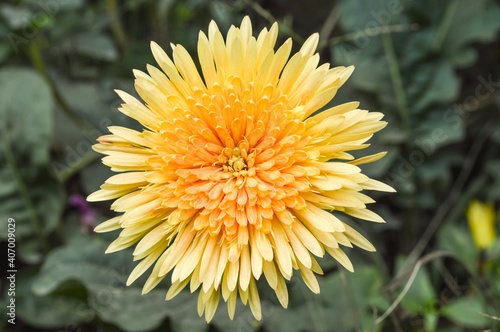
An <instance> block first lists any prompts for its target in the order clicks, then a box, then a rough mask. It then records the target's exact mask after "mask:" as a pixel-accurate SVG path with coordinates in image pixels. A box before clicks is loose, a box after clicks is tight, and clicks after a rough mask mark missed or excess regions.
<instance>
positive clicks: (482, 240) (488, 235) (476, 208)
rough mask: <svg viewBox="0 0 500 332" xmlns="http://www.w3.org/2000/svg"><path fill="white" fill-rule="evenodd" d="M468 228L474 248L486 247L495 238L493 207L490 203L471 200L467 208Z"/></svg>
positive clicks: (489, 245)
mask: <svg viewBox="0 0 500 332" xmlns="http://www.w3.org/2000/svg"><path fill="white" fill-rule="evenodd" d="M467 219H469V229H470V231H471V233H472V239H473V240H474V244H475V245H476V248H479V249H488V248H489V247H491V245H492V244H493V242H495V238H496V230H495V221H496V215H495V208H494V206H493V204H491V203H484V204H483V203H481V202H480V201H478V200H473V201H472V202H471V203H470V204H469V208H468V209H467Z"/></svg>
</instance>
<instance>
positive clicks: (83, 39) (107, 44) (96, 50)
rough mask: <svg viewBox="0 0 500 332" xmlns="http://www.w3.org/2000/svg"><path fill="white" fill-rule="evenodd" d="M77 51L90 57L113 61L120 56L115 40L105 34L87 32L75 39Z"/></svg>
mask: <svg viewBox="0 0 500 332" xmlns="http://www.w3.org/2000/svg"><path fill="white" fill-rule="evenodd" d="M75 46H76V51H77V52H78V53H79V54H81V55H84V56H88V57H89V58H93V59H97V60H102V61H107V62H112V61H115V60H116V59H117V58H118V50H117V49H116V46H115V44H114V43H113V40H112V39H111V38H110V37H108V36H105V35H96V34H90V33H85V34H82V35H80V36H78V37H77V38H76V40H75Z"/></svg>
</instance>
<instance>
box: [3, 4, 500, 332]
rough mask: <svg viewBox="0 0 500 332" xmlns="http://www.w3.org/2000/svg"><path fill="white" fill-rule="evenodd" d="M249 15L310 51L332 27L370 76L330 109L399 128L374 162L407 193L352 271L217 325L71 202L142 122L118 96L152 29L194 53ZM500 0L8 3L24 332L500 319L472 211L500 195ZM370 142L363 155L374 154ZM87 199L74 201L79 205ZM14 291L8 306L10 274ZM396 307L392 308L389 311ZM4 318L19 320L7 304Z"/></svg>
mask: <svg viewBox="0 0 500 332" xmlns="http://www.w3.org/2000/svg"><path fill="white" fill-rule="evenodd" d="M244 15H250V16H251V18H252V22H253V24H254V31H258V30H260V29H261V28H262V27H264V26H269V25H270V24H271V23H270V22H273V21H279V23H280V30H281V32H280V36H279V39H280V41H284V40H285V39H286V38H288V37H292V38H293V39H294V42H295V47H296V48H297V47H298V45H300V43H301V42H302V41H303V40H304V39H305V38H307V36H308V35H309V34H310V33H312V32H316V31H320V32H321V40H320V49H319V52H320V55H321V58H322V61H323V62H330V63H333V65H351V64H353V65H355V66H356V71H355V72H354V74H353V76H352V77H351V79H350V80H349V81H348V82H347V84H346V85H345V86H344V87H343V88H342V89H341V90H340V92H339V94H338V96H337V97H336V98H335V99H334V100H333V101H332V102H331V105H334V104H340V103H342V102H345V101H351V100H358V101H360V102H361V107H363V108H366V109H369V110H372V111H381V112H383V113H384V114H385V115H386V120H387V121H388V122H389V125H388V127H387V128H386V129H384V130H383V131H382V132H381V133H379V134H377V135H375V137H374V138H373V139H372V142H371V143H372V145H371V147H370V148H369V150H373V151H374V152H375V151H376V152H378V151H381V150H386V151H388V155H387V156H386V157H385V158H384V159H383V160H381V161H379V162H377V163H376V164H374V165H369V166H368V167H366V169H365V170H364V171H365V172H366V173H367V174H368V175H370V176H372V177H375V178H377V179H380V180H382V181H384V182H387V183H389V184H391V185H392V186H394V187H395V188H396V189H397V190H398V193H397V194H394V195H389V196H382V195H378V196H376V200H377V204H376V206H375V207H374V210H375V211H376V212H378V213H380V214H381V215H382V216H384V218H385V219H386V220H387V224H385V225H370V224H366V223H365V224H363V226H362V227H360V229H363V230H364V233H366V234H367V235H368V237H369V238H370V239H371V240H372V241H373V242H374V244H375V246H376V247H377V248H378V250H379V251H378V252H377V253H373V254H372V253H366V252H359V251H349V255H350V257H352V259H353V260H354V261H355V266H356V267H357V269H356V272H355V273H354V274H349V273H348V272H345V271H344V270H342V269H339V268H338V267H337V266H336V265H335V264H334V263H333V260H331V259H323V260H321V264H322V266H323V267H324V269H325V271H326V273H325V275H324V276H323V277H319V283H320V286H321V294H320V295H313V294H311V293H310V292H309V291H307V289H305V286H304V285H303V283H302V282H301V281H300V280H299V278H293V279H292V281H291V282H290V284H289V289H290V305H289V308H288V309H286V310H285V309H283V308H281V307H280V305H279V303H278V301H277V300H276V299H275V298H274V296H273V295H271V293H270V292H269V289H267V288H266V285H264V284H262V285H259V288H262V289H261V294H262V303H263V304H262V305H263V321H262V322H256V321H254V320H253V318H252V315H251V314H250V312H249V309H248V308H246V307H243V306H241V305H240V306H239V307H238V308H237V312H236V316H235V319H234V320H233V321H231V320H229V319H228V317H227V313H226V312H225V310H224V307H223V306H221V307H220V308H219V310H218V312H217V314H216V316H215V318H214V320H213V322H212V323H211V325H207V324H206V323H205V322H204V320H203V319H202V318H199V317H198V316H197V314H196V296H194V295H190V294H189V293H187V292H183V293H181V294H180V295H178V296H177V297H175V298H174V299H173V300H171V301H168V302H165V301H164V297H165V293H166V289H167V288H168V282H166V281H165V282H164V283H162V284H160V286H159V287H158V288H156V289H155V290H153V291H152V292H151V293H149V294H148V295H145V296H141V294H140V289H141V287H142V284H143V282H144V278H141V279H139V280H138V281H137V282H136V283H134V285H132V286H130V287H126V286H125V281H126V279H127V277H128V274H129V273H130V271H131V270H132V269H133V267H134V263H133V262H132V259H131V258H132V255H131V251H130V250H128V251H127V250H126V251H122V252H118V253H113V254H110V255H104V251H105V248H106V247H107V245H108V243H109V242H110V241H111V238H112V236H111V237H107V236H99V237H96V236H94V235H93V234H92V232H91V229H92V228H93V227H94V226H95V225H96V224H97V223H99V222H102V221H103V220H106V219H107V218H109V217H110V216H111V214H110V212H109V209H108V208H109V205H107V204H96V205H94V206H92V207H91V206H86V205H85V204H84V205H81V204H80V205H78V204H75V203H74V201H72V200H71V199H70V197H73V198H74V197H76V198H77V199H78V197H80V198H81V197H85V196H87V195H88V194H89V193H91V192H93V191H95V190H96V189H98V187H99V185H100V184H101V183H102V182H103V181H104V179H106V178H107V177H109V175H110V171H109V170H108V168H107V167H104V166H103V165H101V163H100V161H99V160H98V158H99V156H98V155H97V154H95V153H94V152H93V151H92V150H91V145H92V144H94V141H95V138H96V137H98V136H99V135H101V134H102V133H106V132H107V129H106V128H107V126H109V125H122V126H127V127H132V128H139V127H138V124H137V123H135V122H134V121H132V120H130V119H128V118H127V117H125V116H124V115H122V114H121V113H119V112H118V111H117V110H116V109H117V107H119V104H120V101H119V100H118V98H117V97H116V96H115V94H114V92H113V89H123V90H126V91H128V92H131V93H132V92H133V78H132V73H131V70H132V69H133V68H138V69H143V68H145V66H146V64H147V63H151V64H153V63H154V61H153V58H152V56H151V53H150V50H149V42H150V41H151V40H155V41H157V42H158V43H159V44H160V45H163V46H164V47H165V48H167V47H166V46H167V45H168V43H170V42H172V43H180V44H183V45H184V46H185V47H186V48H187V49H188V50H190V52H191V54H195V52H196V42H197V36H198V32H199V30H204V31H206V29H207V26H208V23H209V21H210V20H211V19H214V20H215V21H217V23H218V24H219V27H220V28H221V30H222V31H225V30H226V29H227V28H228V27H229V26H230V25H231V24H235V25H237V24H239V22H240V21H241V18H242V17H243V16H244ZM499 17H500V3H499V2H498V1H494V0H476V1H472V0H464V1H458V0H446V1H431V0H421V1H415V0H413V1H412V0H377V1H371V0H351V1H348V0H341V1H328V0H315V1H310V2H299V1H291V2H287V1H286V0H259V1H252V0H226V1H224V0H216V1H202V0H186V1H181V0H159V1H152V0H140V1H121V2H118V1H116V0H106V1H91V0H48V1H37V0H18V1H15V0H10V1H3V2H2V3H1V4H0V35H1V36H2V39H0V140H1V144H0V164H1V165H2V167H1V168H0V180H1V185H0V244H1V247H2V252H7V241H6V238H7V226H6V223H7V219H8V218H9V217H11V218H14V219H15V220H16V240H17V246H16V250H17V252H16V254H17V256H16V266H17V269H18V274H17V279H16V283H17V284H16V313H17V316H16V325H15V330H19V331H47V330H51V331H252V330H258V331H450V332H452V331H476V330H491V331H498V330H499V329H500V321H499V320H500V318H499V317H500V240H498V239H497V240H496V242H495V244H494V245H493V247H492V248H490V249H489V250H487V251H485V252H484V251H483V252H480V251H478V250H477V249H476V248H475V246H474V244H473V242H472V238H471V235H470V232H469V230H468V228H467V223H466V220H465V215H464V211H465V209H466V207H467V205H468V203H469V202H470V201H471V199H473V198H476V199H479V200H483V201H490V202H495V203H496V206H497V219H498V215H500V213H498V206H499V204H498V203H499V201H500V180H499V179H500V176H499V175H498V174H499V173H498V169H500V149H499V147H500V114H499V112H498V109H499V106H500V92H499V88H500V67H499V65H498V63H499V59H500V41H499V30H500V20H499V19H498V18H499ZM363 153H366V152H363ZM72 202H73V203H72ZM0 273H2V288H1V292H2V299H1V301H0V304H1V305H0V306H1V307H3V308H5V307H6V305H7V301H8V296H7V283H4V280H6V279H5V278H6V276H7V275H6V272H5V271H1V272H0ZM384 312H386V313H387V314H384ZM0 317H2V318H0V328H2V329H3V330H14V328H13V327H14V326H13V325H11V324H9V323H8V322H7V319H8V316H6V315H5V314H2V315H1V316H0Z"/></svg>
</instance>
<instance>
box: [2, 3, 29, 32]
mask: <svg viewBox="0 0 500 332" xmlns="http://www.w3.org/2000/svg"><path fill="white" fill-rule="evenodd" d="M0 15H1V16H2V18H3V19H4V20H5V21H6V22H7V25H8V26H9V28H11V29H20V28H23V27H26V26H28V25H29V24H30V22H31V19H32V16H33V13H32V11H31V10H30V9H28V8H26V7H21V6H13V5H10V4H2V5H1V6H0Z"/></svg>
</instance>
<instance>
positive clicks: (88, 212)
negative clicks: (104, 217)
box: [68, 194, 97, 231]
mask: <svg viewBox="0 0 500 332" xmlns="http://www.w3.org/2000/svg"><path fill="white" fill-rule="evenodd" d="M68 201H69V204H70V205H71V206H73V207H75V208H76V209H78V212H79V213H80V222H81V226H82V230H83V231H86V230H92V229H94V227H95V226H96V225H97V223H96V220H95V218H96V215H97V212H96V210H94V209H93V208H92V207H91V206H90V204H88V203H87V200H86V199H85V197H83V196H82V195H78V194H74V195H71V196H70V197H69V200H68Z"/></svg>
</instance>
